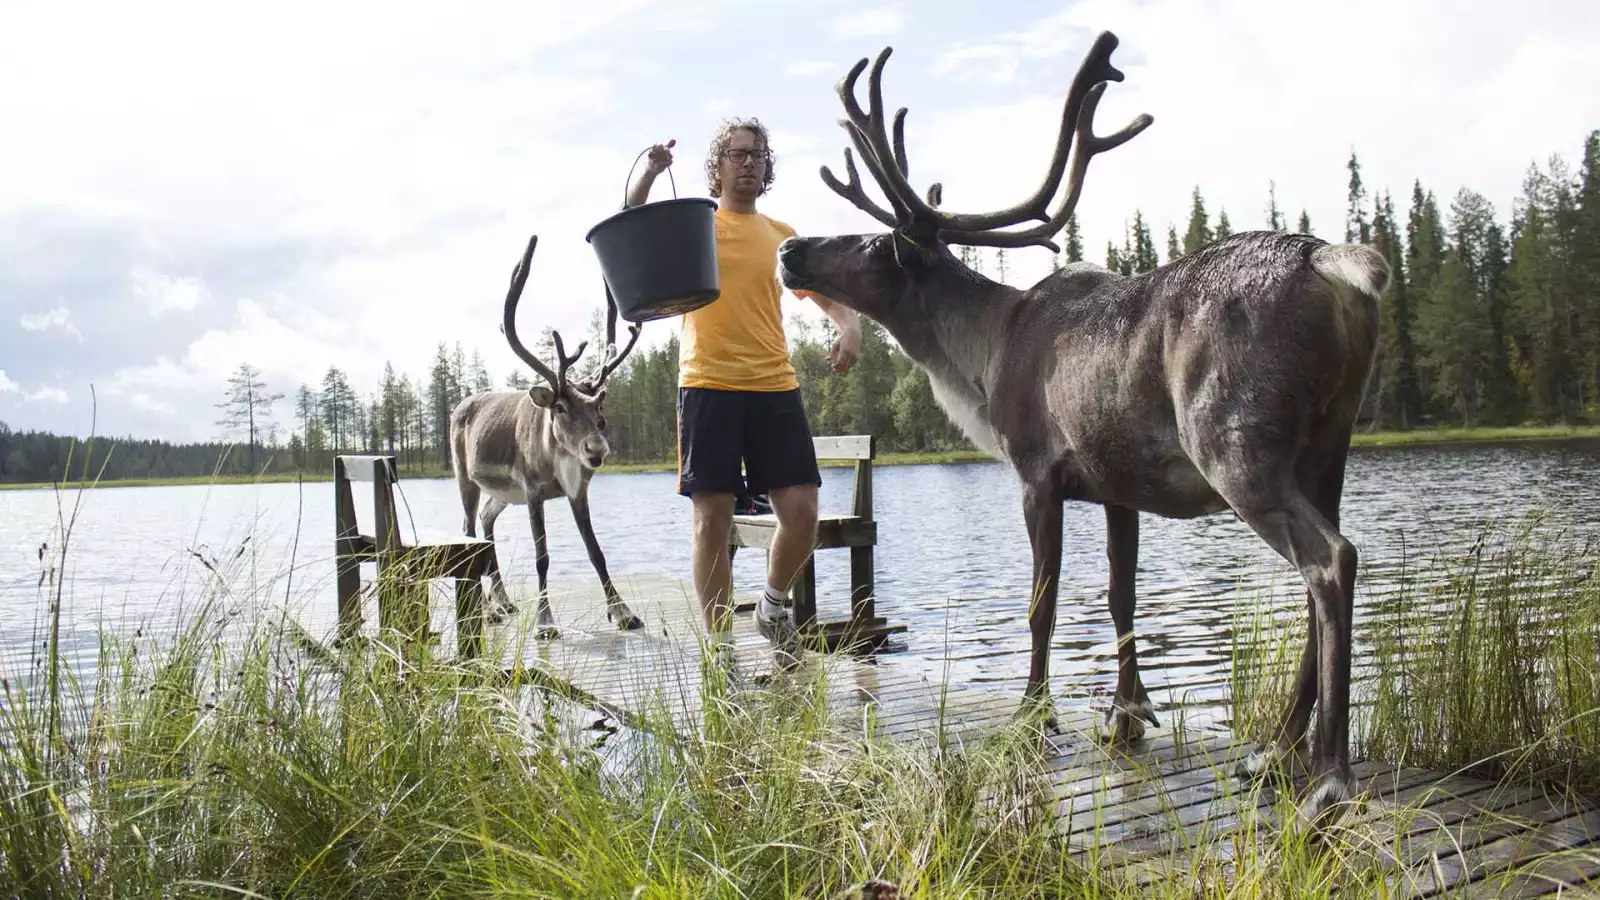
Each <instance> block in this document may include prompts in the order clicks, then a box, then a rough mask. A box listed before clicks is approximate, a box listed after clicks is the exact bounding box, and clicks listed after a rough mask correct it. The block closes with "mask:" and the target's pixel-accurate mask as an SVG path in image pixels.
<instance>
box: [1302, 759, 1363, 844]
mask: <svg viewBox="0 0 1600 900" xmlns="http://www.w3.org/2000/svg"><path fill="white" fill-rule="evenodd" d="M1355 793H1356V784H1355V779H1354V778H1353V777H1352V776H1351V775H1350V773H1349V771H1348V770H1346V771H1343V772H1340V771H1337V770H1335V771H1332V772H1324V773H1322V775H1320V776H1319V777H1318V778H1317V779H1316V780H1315V781H1313V782H1312V787H1311V791H1310V792H1309V793H1308V794H1307V795H1306V799H1305V800H1304V801H1302V802H1301V803H1300V807H1299V818H1300V822H1301V824H1302V825H1304V826H1306V827H1307V828H1309V829H1310V830H1312V831H1322V830H1324V829H1326V828H1328V827H1329V826H1331V825H1333V824H1334V823H1335V822H1337V821H1338V820H1339V819H1340V817H1341V816H1343V815H1344V812H1345V810H1346V809H1347V808H1348V807H1349V806H1350V803H1349V801H1350V800H1351V799H1352V798H1353V797H1354V796H1355Z"/></svg>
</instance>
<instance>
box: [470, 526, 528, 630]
mask: <svg viewBox="0 0 1600 900" xmlns="http://www.w3.org/2000/svg"><path fill="white" fill-rule="evenodd" d="M505 510H506V504H505V501H503V500H499V499H497V498H495V497H490V498H489V502H488V503H485V504H484V505H483V512H482V514H481V515H480V516H479V521H480V522H482V523H483V536H484V537H485V538H487V539H488V540H489V541H490V542H491V543H493V542H494V523H495V520H497V519H499V518H500V514H501V513H503V512H505ZM468 536H469V537H470V536H471V532H470V531H469V532H468ZM489 585H490V588H491V589H492V591H493V593H494V604H493V605H492V606H491V607H490V609H489V622H490V623H491V624H494V625H498V624H500V623H501V622H503V621H505V617H506V616H507V615H510V614H511V613H514V612H516V611H517V605H516V604H515V603H512V602H511V597H510V595H509V594H508V593H507V592H506V585H505V581H504V580H502V579H501V577H500V561H499V555H498V553H496V558H495V564H494V567H493V568H491V569H490V570H489Z"/></svg>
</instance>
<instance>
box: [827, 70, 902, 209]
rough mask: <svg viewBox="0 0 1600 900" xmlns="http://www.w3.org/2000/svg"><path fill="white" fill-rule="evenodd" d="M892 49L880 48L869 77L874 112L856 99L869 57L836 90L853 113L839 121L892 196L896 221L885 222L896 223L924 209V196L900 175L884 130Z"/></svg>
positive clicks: (847, 112) (868, 165)
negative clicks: (885, 87)
mask: <svg viewBox="0 0 1600 900" xmlns="http://www.w3.org/2000/svg"><path fill="white" fill-rule="evenodd" d="M891 52H893V48H890V47H885V48H883V50H882V51H881V52H879V54H878V58H877V60H876V61H875V62H874V63H873V66H872V73H871V74H870V75H869V76H868V78H867V92H868V97H869V98H870V103H871V107H872V111H871V112H870V113H868V112H866V111H864V110H862V108H861V104H860V102H859V101H857V100H856V81H857V79H859V78H860V77H861V72H862V70H863V69H865V68H866V66H867V60H866V59H865V58H863V59H860V60H857V61H856V64H855V65H854V66H851V67H850V71H849V73H847V74H846V75H845V76H844V77H843V78H841V79H839V84H838V85H837V88H836V90H837V91H838V94H839V99H840V101H841V102H842V103H843V104H844V109H845V114H846V115H847V116H848V117H849V118H848V120H840V122H839V124H840V125H843V126H844V128H845V130H846V131H847V132H849V133H850V141H851V143H853V144H855V147H856V150H857V152H859V153H860V154H861V162H862V164H863V165H865V166H866V167H867V172H868V173H869V174H871V175H872V178H873V180H874V181H876V182H877V183H878V186H879V187H880V188H882V189H883V193H884V196H885V197H887V198H888V200H889V205H890V207H891V208H893V210H894V221H891V222H885V223H884V224H886V225H890V226H891V227H892V226H894V225H897V224H902V223H905V222H910V221H911V220H912V219H913V218H914V217H915V216H916V215H918V214H919V212H922V211H920V210H919V209H918V207H919V206H921V200H920V199H919V198H918V197H917V196H916V194H915V192H914V191H912V190H911V186H910V185H909V184H907V183H906V181H905V178H904V177H901V176H900V173H899V170H898V168H897V166H896V163H895V161H894V157H893V151H891V150H890V148H889V139H888V135H886V134H885V133H884V128H883V103H882V95H883V90H882V87H881V84H882V76H883V64H884V63H885V62H886V61H887V60H888V59H889V54H890V53H891ZM852 202H853V201H852ZM857 205H858V206H859V205H860V204H857ZM879 221H882V219H880V220H879Z"/></svg>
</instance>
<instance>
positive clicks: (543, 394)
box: [528, 384, 556, 408]
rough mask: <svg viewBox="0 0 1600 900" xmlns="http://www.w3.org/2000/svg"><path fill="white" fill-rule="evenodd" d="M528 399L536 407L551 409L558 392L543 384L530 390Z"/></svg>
mask: <svg viewBox="0 0 1600 900" xmlns="http://www.w3.org/2000/svg"><path fill="white" fill-rule="evenodd" d="M528 398H529V399H530V400H532V401H533V405H534V406H543V407H545V408H549V406H550V404H552V403H554V402H555V399H556V392H555V391H552V390H550V389H549V388H548V387H545V386H544V385H542V384H536V385H534V386H533V387H531V388H528Z"/></svg>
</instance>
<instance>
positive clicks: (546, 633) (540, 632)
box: [533, 625, 561, 641]
mask: <svg viewBox="0 0 1600 900" xmlns="http://www.w3.org/2000/svg"><path fill="white" fill-rule="evenodd" d="M533 636H534V638H535V639H537V640H541V641H553V640H555V639H556V638H558V637H560V636H561V632H560V631H559V630H558V629H557V628H556V626H554V625H540V626H539V627H538V628H536V629H534V632H533Z"/></svg>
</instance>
